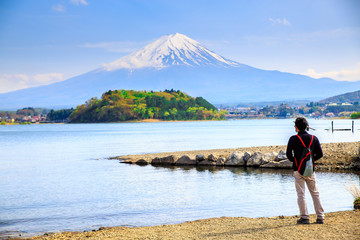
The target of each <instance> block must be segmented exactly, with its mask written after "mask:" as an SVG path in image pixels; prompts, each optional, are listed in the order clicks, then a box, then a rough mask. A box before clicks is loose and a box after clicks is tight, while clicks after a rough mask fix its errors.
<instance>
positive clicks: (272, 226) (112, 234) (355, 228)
mask: <svg viewBox="0 0 360 240" xmlns="http://www.w3.org/2000/svg"><path fill="white" fill-rule="evenodd" d="M297 218H298V217H297V216H285V217H284V216H279V217H271V218H244V217H222V218H211V219H204V220H197V221H192V222H185V223H181V224H174V225H161V226H154V227H138V228H125V227H112V228H102V229H101V230H97V231H91V232H64V233H57V234H48V235H47V236H38V237H34V238H31V239H296V240H299V239H347V240H350V239H360V227H359V222H360V211H359V210H357V211H344V212H333V213H327V214H325V223H324V224H315V223H314V222H315V220H316V216H315V215H311V216H310V224H309V225H297V224H296V220H297Z"/></svg>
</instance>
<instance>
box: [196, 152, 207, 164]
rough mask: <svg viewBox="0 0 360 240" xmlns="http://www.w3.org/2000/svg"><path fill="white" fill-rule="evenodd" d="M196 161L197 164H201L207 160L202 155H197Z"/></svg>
mask: <svg viewBox="0 0 360 240" xmlns="http://www.w3.org/2000/svg"><path fill="white" fill-rule="evenodd" d="M195 160H196V162H197V163H199V162H201V161H204V160H205V156H204V155H202V154H198V155H196V157H195Z"/></svg>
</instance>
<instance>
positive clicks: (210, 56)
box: [104, 33, 240, 71]
mask: <svg viewBox="0 0 360 240" xmlns="http://www.w3.org/2000/svg"><path fill="white" fill-rule="evenodd" d="M171 65H189V66H200V65H219V66H232V67H234V66H239V65H240V64H239V63H237V62H234V61H231V60H228V59H226V58H224V57H222V56H220V55H218V54H216V53H214V52H212V51H210V50H208V49H207V48H205V47H203V46H202V45H201V44H200V43H199V42H197V41H195V40H193V39H191V38H189V37H187V36H185V35H183V34H180V33H176V34H171V35H167V36H163V37H161V38H159V39H158V40H156V41H154V42H153V43H150V44H148V45H146V46H145V47H143V48H141V49H140V50H138V51H136V52H133V53H131V54H130V55H127V56H125V57H122V58H120V59H118V60H116V61H114V62H111V63H108V64H104V69H105V70H107V71H113V70H117V69H121V68H126V69H137V68H145V67H146V68H148V67H152V68H164V67H168V66H171Z"/></svg>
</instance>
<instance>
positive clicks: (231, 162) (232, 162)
mask: <svg viewBox="0 0 360 240" xmlns="http://www.w3.org/2000/svg"><path fill="white" fill-rule="evenodd" d="M245 165H246V163H245V161H244V153H242V152H237V151H236V152H233V153H232V154H231V155H230V157H229V158H228V160H227V161H226V162H225V166H245Z"/></svg>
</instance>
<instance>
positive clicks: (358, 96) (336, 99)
mask: <svg viewBox="0 0 360 240" xmlns="http://www.w3.org/2000/svg"><path fill="white" fill-rule="evenodd" d="M346 102H349V103H353V102H360V90H358V91H354V92H347V93H344V94H340V95H336V96H332V97H328V98H325V99H323V100H320V101H319V103H346Z"/></svg>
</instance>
